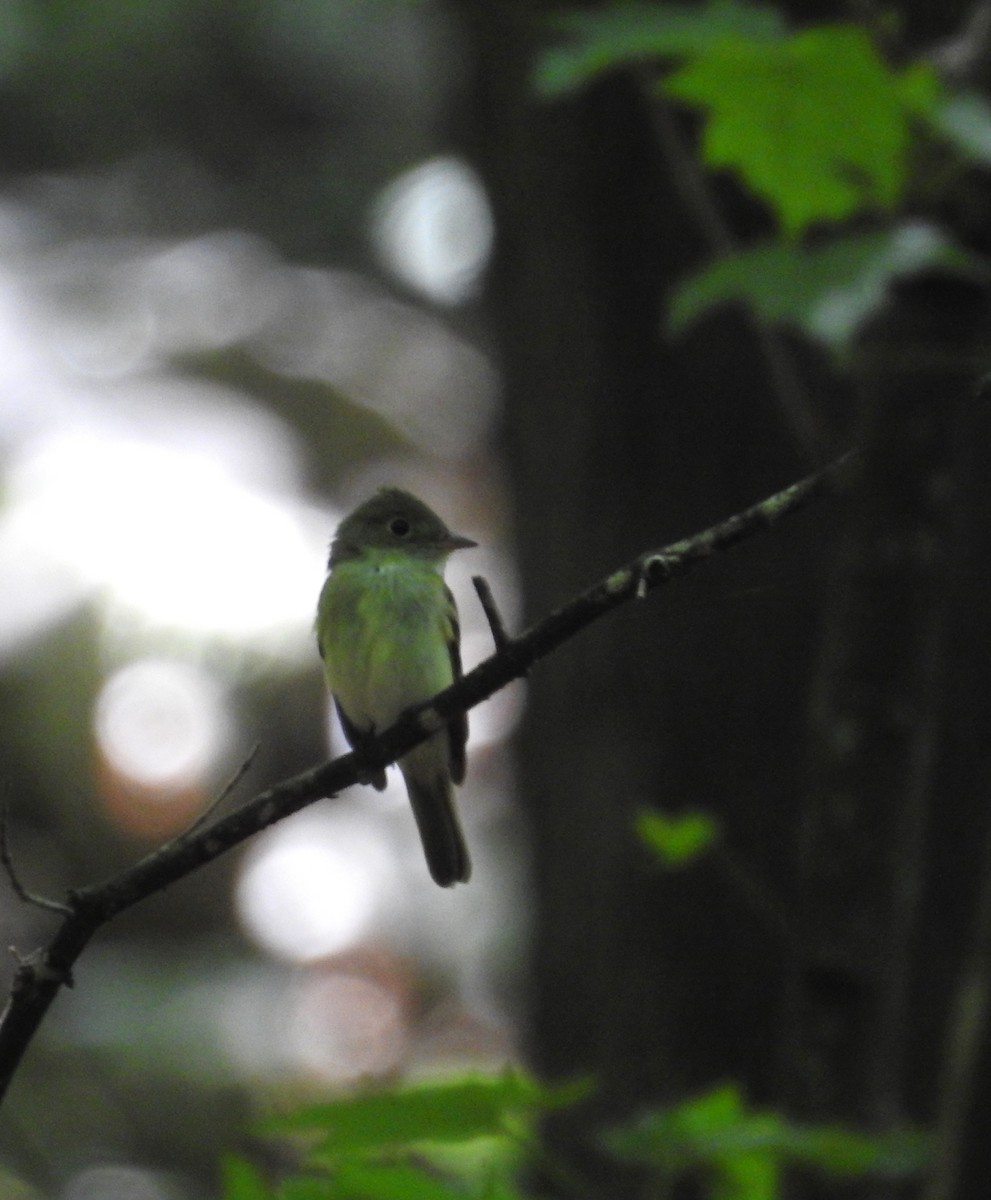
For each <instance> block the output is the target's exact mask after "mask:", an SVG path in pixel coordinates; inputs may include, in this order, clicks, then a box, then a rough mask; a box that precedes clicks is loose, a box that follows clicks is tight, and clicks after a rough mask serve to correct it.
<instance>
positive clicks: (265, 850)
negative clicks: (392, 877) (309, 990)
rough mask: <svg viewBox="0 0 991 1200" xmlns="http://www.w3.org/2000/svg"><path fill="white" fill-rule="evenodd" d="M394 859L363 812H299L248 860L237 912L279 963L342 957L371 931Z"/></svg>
mask: <svg viewBox="0 0 991 1200" xmlns="http://www.w3.org/2000/svg"><path fill="white" fill-rule="evenodd" d="M388 868H389V863H388V855H387V852H386V850H385V849H384V847H383V846H382V843H381V838H379V837H377V836H376V835H375V833H374V832H373V830H372V829H371V828H369V823H368V822H367V821H365V820H364V819H363V818H362V816H361V814H360V813H359V812H356V811H354V810H353V809H351V808H349V807H345V806H344V805H342V804H340V803H338V805H337V806H336V810H335V811H332V812H326V813H325V812H316V813H312V812H307V813H300V814H299V815H297V816H296V817H292V818H290V819H289V820H287V821H283V822H281V823H280V824H279V825H277V826H276V827H274V828H273V829H270V830H269V831H268V832H267V833H265V834H263V835H262V836H261V837H260V838H258V839H257V840H256V841H255V843H254V845H253V846H252V849H251V851H250V852H249V854H248V857H247V858H246V860H245V863H244V867H243V870H242V873H241V877H240V879H239V881H238V887H237V908H238V912H239V915H240V917H241V920H242V922H243V923H244V925H245V927H246V928H247V930H248V932H249V933H250V934H251V936H252V937H253V938H254V939H255V940H256V941H257V942H258V943H259V944H260V945H261V946H262V947H264V949H266V950H267V951H268V952H269V953H271V954H274V955H275V956H276V957H279V958H285V959H289V960H291V961H295V962H306V961H309V960H312V959H317V958H323V957H325V956H327V955H329V954H336V953H338V952H340V951H341V950H344V949H346V948H347V947H348V946H350V945H352V944H353V943H354V942H356V941H357V940H358V939H359V938H360V937H361V935H362V934H363V933H364V932H365V931H366V929H367V928H368V926H369V925H370V923H371V921H372V919H373V917H374V915H375V910H376V900H377V896H378V893H379V885H380V881H381V879H382V877H383V875H384V874H385V873H386V872H387V871H388Z"/></svg>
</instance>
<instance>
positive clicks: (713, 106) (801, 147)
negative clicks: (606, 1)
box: [662, 25, 939, 236]
mask: <svg viewBox="0 0 991 1200" xmlns="http://www.w3.org/2000/svg"><path fill="white" fill-rule="evenodd" d="M662 87H663V89H664V90H665V91H666V92H668V93H669V94H670V95H672V96H675V97H676V98H678V99H679V100H682V101H684V102H686V103H689V104H692V105H696V106H698V107H700V108H702V109H703V110H704V111H705V112H706V113H707V115H708V121H707V124H706V129H705V132H704V136H703V157H704V159H705V161H706V162H707V163H709V164H710V165H711V166H713V167H727V168H730V169H732V170H734V171H736V172H738V173H739V174H740V176H741V177H742V178H743V179H744V181H745V182H746V183H747V184H748V185H749V186H750V187H751V188H752V189H753V190H754V191H755V192H756V193H757V194H758V195H760V196H762V197H763V198H764V199H765V200H766V201H767V202H768V203H769V204H770V205H771V207H772V208H773V209H774V211H775V213H776V214H777V216H778V218H779V220H780V222H781V224H782V226H783V228H784V230H785V232H786V233H788V234H789V235H792V236H794V235H797V234H799V233H800V232H801V231H802V230H803V229H805V228H807V227H808V226H809V225H811V224H813V223H814V222H817V221H823V220H839V219H841V218H845V217H850V216H852V215H853V214H854V213H857V212H859V211H862V210H864V209H891V208H892V207H894V205H895V204H896V203H897V202H898V200H899V199H900V198H901V196H902V193H903V190H904V187H905V183H906V179H907V160H908V149H909V143H910V135H911V121H912V119H913V117H915V116H916V115H918V114H926V113H930V112H934V111H935V109H936V105H937V99H938V95H939V85H938V81H937V78H936V75H935V73H934V72H933V70H932V69H931V68H930V67H928V66H925V65H920V64H916V65H914V66H912V67H909V68H907V69H906V70H903V71H897V70H895V69H893V68H891V67H889V66H888V65H887V64H886V63H884V62H883V61H882V60H881V59H880V58H879V57H878V54H877V51H876V50H875V48H874V46H873V44H872V43H871V41H870V39H869V38H868V36H867V34H866V33H865V32H864V31H863V30H862V29H860V28H858V27H856V26H848V25H833V26H814V27H812V28H810V29H806V30H804V31H802V32H801V33H798V34H795V35H794V36H793V37H790V38H787V39H781V40H777V41H766V40H764V41H757V40H755V39H752V38H751V39H746V38H726V39H724V40H722V41H720V42H717V43H716V44H714V45H712V46H710V47H709V48H708V49H707V50H705V51H704V52H701V53H699V54H697V55H695V56H694V57H692V58H691V59H690V60H689V61H688V62H686V63H685V64H684V66H682V67H681V68H680V69H679V70H677V71H675V72H674V74H672V75H671V76H669V77H668V78H667V79H666V80H665V81H664V83H663V84H662Z"/></svg>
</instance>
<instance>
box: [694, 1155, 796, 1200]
mask: <svg viewBox="0 0 991 1200" xmlns="http://www.w3.org/2000/svg"><path fill="white" fill-rule="evenodd" d="M711 1174H712V1176H713V1179H712V1191H711V1194H712V1200H779V1197H780V1195H781V1168H780V1167H779V1166H778V1163H777V1161H776V1159H775V1157H774V1155H773V1154H760V1153H752V1154H746V1153H744V1154H736V1155H733V1156H731V1157H727V1158H725V1159H723V1160H722V1161H721V1162H719V1163H718V1164H716V1165H714V1166H713V1168H712V1171H711Z"/></svg>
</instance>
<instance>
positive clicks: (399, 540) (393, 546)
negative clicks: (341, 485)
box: [315, 487, 478, 887]
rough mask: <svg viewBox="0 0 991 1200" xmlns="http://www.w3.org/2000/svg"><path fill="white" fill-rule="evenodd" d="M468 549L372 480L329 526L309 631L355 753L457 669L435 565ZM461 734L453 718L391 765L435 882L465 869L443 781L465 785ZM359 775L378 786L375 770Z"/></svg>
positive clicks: (454, 878)
mask: <svg viewBox="0 0 991 1200" xmlns="http://www.w3.org/2000/svg"><path fill="white" fill-rule="evenodd" d="M477 545H478V543H477V542H474V541H472V540H471V538H467V537H461V536H460V535H458V534H455V533H452V532H451V531H450V529H448V527H447V526H446V525H445V524H444V522H443V521H442V520H441V519H440V517H439V516H438V515H437V514H436V513H435V512H434V511H433V510H432V509H431V508H429V507H428V506H427V505H426V504H424V502H423V501H422V500H420V499H418V498H417V497H416V496H414V495H412V494H411V493H410V492H406V491H403V490H402V489H401V488H397V487H383V488H380V489H379V490H378V491H377V492H376V493H375V494H374V495H373V496H372V497H371V498H370V499H368V500H366V501H365V502H364V503H362V504H360V505H358V507H357V508H355V509H354V511H353V512H351V513H350V514H348V516H346V517H345V518H344V519H343V520H342V521H341V523H340V525H339V526H338V527H337V531H336V534H335V536H334V539H333V541H332V543H331V547H330V558H329V561H328V564H327V566H328V574H327V578H326V580H325V582H324V584H323V588H322V590H321V592H320V599H319V602H318V605H317V616H316V624H315V629H316V638H317V648H318V650H319V652H320V657H321V658H322V660H323V668H324V676H325V678H326V681H327V686H328V688H329V690H330V693H331V695H332V697H333V700H334V704H335V706H336V708H337V712H338V715H339V717H340V721H341V726H342V727H343V729H344V734H345V737H346V738H347V740H348V742H349V744H350V745H351V746H352V747H354V748H355V749H360V747H361V744H362V739H363V738H368V737H369V736H372V735H374V734H376V733H381V732H382V731H383V730H385V729H387V728H388V727H389V726H390V725H391V724H393V722H394V721H396V720H397V719H398V717H399V716H400V714H402V713H403V712H404V711H405V710H406V709H408V708H410V707H412V706H414V705H417V704H421V703H423V702H425V701H427V700H429V699H430V698H431V696H433V695H435V694H436V693H437V692H439V691H441V690H442V689H443V688H446V687H448V686H449V685H450V684H451V683H453V682H454V681H455V680H457V679H459V678H460V677H461V674H462V669H461V630H460V625H459V622H458V609H457V605H456V604H455V601H454V597H453V595H452V594H451V591H450V589H449V588H448V586H447V584H446V583H445V582H444V567H445V565H446V563H447V559H448V556H449V555H450V554H452V553H453V552H454V551H455V550H465V549H469V548H470V547H472V546H477ZM467 741H468V718H467V715H465V714H462V715H459V716H457V717H454V718H453V719H452V720H451V721H450V722H449V724H448V725H447V726H446V727H445V728H443V729H441V730H439V731H438V732H437V733H434V734H432V735H431V736H430V737H429V738H428V739H427V740H426V741H425V742H421V743H420V745H419V746H416V747H414V749H412V750H411V751H410V752H409V753H408V754H405V755H403V757H402V758H401V759H399V763H398V765H399V769H400V771H401V772H402V775H403V779H404V781H405V783H406V790H407V792H408V794H409V799H410V804H411V806H412V809H413V816H414V817H415V819H416V824H417V828H418V830H419V834H420V841H421V843H422V845H423V852H424V856H425V858H426V861H427V868H428V870H429V871H430V874H431V876H432V878H433V879H434V881H435V882H436V883H438V884H439V885H440V886H441V887H452V886H453V885H454V884H456V883H467V881H468V879H469V877H470V875H471V858H470V856H469V853H468V847H467V844H466V842H465V838H464V834H463V832H462V829H461V823H460V820H459V818H458V812H457V809H456V807H455V802H454V787H453V785H454V784H460V783H462V782H463V781H464V777H465V748H466V745H467ZM369 782H370V783H372V785H373V786H374V787H376V788H377V789H378V790H379V791H381V790H382V789H383V788H384V787H385V771H384V770H382V771H376V772H374V773H373V774H372V776H371V777H370V779H369Z"/></svg>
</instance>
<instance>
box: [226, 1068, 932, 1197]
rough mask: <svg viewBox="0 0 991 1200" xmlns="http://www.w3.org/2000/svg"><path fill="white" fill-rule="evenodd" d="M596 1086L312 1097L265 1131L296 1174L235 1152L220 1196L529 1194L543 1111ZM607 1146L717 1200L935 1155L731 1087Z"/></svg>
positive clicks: (915, 1139)
mask: <svg viewBox="0 0 991 1200" xmlns="http://www.w3.org/2000/svg"><path fill="white" fill-rule="evenodd" d="M587 1091H588V1088H587V1086H585V1085H575V1086H571V1087H565V1088H555V1089H550V1088H546V1087H543V1086H542V1085H541V1084H539V1083H537V1082H536V1081H535V1080H533V1079H532V1078H530V1077H529V1076H527V1075H526V1074H524V1073H523V1072H519V1071H507V1072H504V1073H503V1074H501V1075H498V1076H493V1077H483V1076H470V1077H467V1078H455V1079H449V1080H442V1081H437V1082H433V1083H430V1084H421V1085H414V1086H406V1087H397V1088H392V1089H388V1090H379V1091H374V1092H368V1093H364V1094H360V1095H356V1096H353V1097H349V1098H347V1099H339V1100H334V1101H331V1102H329V1103H326V1104H319V1105H311V1106H308V1107H306V1108H302V1109H300V1110H298V1111H296V1112H292V1113H288V1114H285V1115H283V1116H280V1117H279V1118H277V1119H273V1120H269V1121H268V1122H266V1123H265V1125H264V1126H263V1129H262V1132H265V1133H269V1134H279V1135H284V1136H286V1137H288V1138H289V1139H290V1146H295V1147H296V1149H297V1155H298V1157H297V1166H296V1168H295V1170H294V1171H292V1172H290V1173H287V1174H286V1175H285V1177H284V1178H282V1179H281V1180H277V1181H270V1180H268V1179H266V1178H265V1176H264V1175H263V1174H262V1173H261V1172H260V1171H259V1170H258V1169H257V1168H256V1167H254V1166H253V1165H252V1164H251V1163H249V1162H247V1161H246V1160H244V1159H241V1158H236V1157H233V1156H232V1157H230V1158H229V1159H228V1160H227V1161H226V1162H225V1164H224V1200H524V1193H523V1192H522V1191H521V1190H520V1184H519V1178H520V1176H521V1174H522V1172H523V1170H524V1168H525V1167H526V1166H527V1165H528V1163H530V1162H532V1161H533V1157H534V1155H533V1150H534V1148H535V1147H536V1146H537V1144H538V1143H537V1140H536V1139H537V1125H538V1122H539V1119H540V1117H541V1116H542V1115H543V1114H545V1113H547V1112H548V1111H550V1110H551V1109H554V1108H560V1107H562V1106H563V1105H567V1104H570V1103H573V1102H574V1101H575V1100H577V1099H579V1098H580V1097H581V1096H583V1095H585V1094H587ZM603 1142H604V1144H605V1147H606V1149H607V1150H608V1151H609V1152H610V1153H611V1154H613V1155H614V1156H615V1158H616V1159H617V1160H619V1161H621V1162H627V1163H631V1164H635V1165H637V1166H639V1167H642V1168H646V1169H647V1171H648V1173H649V1174H651V1175H652V1176H653V1178H654V1181H655V1183H656V1185H657V1190H658V1191H660V1192H661V1193H663V1192H664V1190H665V1188H667V1187H670V1186H671V1185H672V1184H674V1183H675V1182H676V1181H677V1180H679V1179H681V1178H684V1177H691V1178H693V1179H696V1180H699V1181H701V1182H702V1184H703V1186H704V1188H705V1190H706V1194H707V1195H708V1196H709V1197H710V1198H711V1200H777V1197H779V1196H780V1194H781V1181H782V1177H783V1175H784V1172H785V1171H786V1169H787V1168H788V1167H794V1166H800V1167H803V1168H806V1169H810V1168H811V1169H813V1170H816V1171H819V1172H822V1173H823V1174H826V1175H831V1176H836V1177H840V1178H857V1177H874V1178H885V1179H893V1178H911V1177H914V1176H917V1175H918V1174H919V1173H920V1172H921V1171H923V1170H924V1168H925V1166H926V1163H927V1160H928V1156H929V1140H928V1138H927V1137H926V1135H924V1134H922V1133H919V1132H917V1131H914V1130H894V1131H889V1132H886V1133H883V1134H879V1135H868V1134H865V1133H861V1132H858V1131H856V1130H852V1129H846V1128H843V1127H841V1126H838V1125H805V1124H801V1123H797V1122H794V1121H791V1120H789V1119H788V1118H786V1117H784V1116H782V1115H781V1114H779V1113H776V1112H769V1111H767V1112H765V1111H756V1110H753V1109H751V1108H750V1107H749V1106H748V1105H747V1103H746V1101H745V1099H744V1097H743V1095H742V1093H741V1091H740V1089H739V1087H737V1085H736V1084H733V1083H728V1084H724V1085H721V1086H719V1087H716V1088H713V1089H712V1090H711V1091H708V1092H705V1093H703V1094H702V1095H700V1096H695V1097H692V1098H690V1099H688V1100H685V1101H684V1102H682V1103H680V1104H677V1105H673V1106H670V1107H667V1108H658V1109H651V1110H648V1111H646V1112H643V1113H641V1114H640V1115H639V1116H638V1117H637V1118H636V1119H635V1120H632V1121H630V1122H628V1123H627V1124H625V1125H623V1126H621V1127H618V1128H616V1129H613V1130H610V1131H609V1132H607V1133H605V1134H604V1135H603ZM543 1163H544V1165H545V1166H546V1165H547V1161H546V1156H544V1157H543ZM551 1165H553V1164H551ZM563 1173H564V1172H563V1171H562V1174H563ZM587 1190H588V1191H589V1192H593V1191H594V1184H593V1182H592V1181H588V1188H587Z"/></svg>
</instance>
